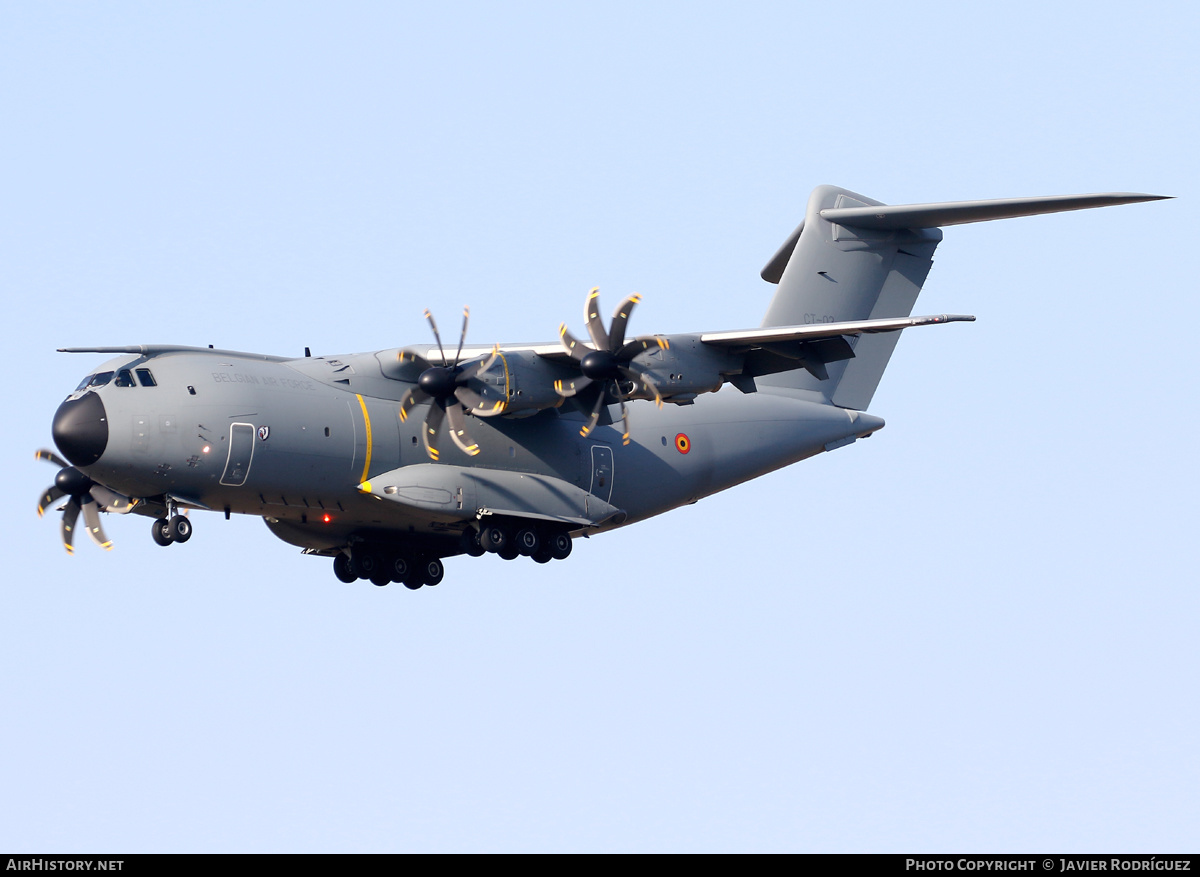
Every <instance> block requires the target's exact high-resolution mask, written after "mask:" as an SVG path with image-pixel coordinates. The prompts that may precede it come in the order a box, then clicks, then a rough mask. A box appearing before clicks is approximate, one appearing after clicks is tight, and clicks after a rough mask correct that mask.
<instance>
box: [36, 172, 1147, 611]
mask: <svg viewBox="0 0 1200 877" xmlns="http://www.w3.org/2000/svg"><path fill="white" fill-rule="evenodd" d="M1158 197H1159V196H1153V195H1138V194H1100V195H1075V196H1052V197H1039V198H1019V199H1003V200H992V201H960V202H949V203H940V204H910V205H901V206H889V205H884V204H881V203H879V202H877V201H874V200H871V199H869V198H866V197H863V196H861V195H856V194H854V193H853V192H849V191H847V190H845V189H839V188H836V187H833V186H821V187H819V188H817V189H816V190H815V191H814V192H813V193H812V195H811V197H810V198H809V202H808V208H807V212H806V214H805V217H804V221H803V222H802V223H801V224H800V226H799V227H798V228H797V229H796V230H795V231H794V232H793V233H792V234H791V236H789V237H788V239H787V240H786V241H785V242H784V244H783V246H782V247H780V249H779V251H778V252H777V253H776V254H775V255H774V256H773V257H772V258H771V260H770V262H769V263H768V264H767V266H766V267H765V268H764V269H763V271H762V277H763V279H764V280H766V281H768V282H769V283H772V284H776V285H777V290H776V291H775V294H774V297H773V299H772V301H771V303H770V305H769V306H768V308H767V312H766V316H765V318H764V319H763V321H762V325H761V326H760V327H759V328H757V329H740V330H732V331H716V332H704V333H695V334H671V335H644V336H636V337H629V336H628V332H627V328H628V325H629V319H630V316H631V315H632V313H633V311H634V308H635V306H636V305H637V303H638V301H639V299H638V296H636V295H632V296H629V297H628V298H626V299H624V300H623V301H622V302H621V303H620V305H619V306H618V307H617V309H616V312H615V314H614V315H613V317H612V318H611V321H609V322H608V323H607V324H606V323H605V321H604V319H603V318H602V317H601V315H600V308H599V298H598V293H597V292H596V291H595V290H593V291H592V292H591V293H590V294H589V295H588V297H587V301H586V306H585V316H584V323H585V325H586V328H587V339H586V340H579V339H577V338H576V337H575V336H573V335H572V334H571V332H570V330H569V329H568V328H567V327H566V326H565V325H564V326H562V327H561V328H560V332H559V339H558V340H557V341H556V342H553V343H545V344H511V345H496V346H491V347H482V348H481V347H471V346H466V333H467V318H466V317H467V315H466V312H465V311H464V315H463V323H462V331H461V333H460V334H459V338H458V341H457V344H456V347H455V348H454V350H453V352H452V353H451V352H450V350H449V348H447V347H445V346H443V343H442V339H441V336H440V334H439V332H438V329H437V325H436V323H435V322H434V320H433V317H432V316H430V315H429V314H428V312H427V313H426V316H427V317H428V319H429V324H430V327H431V328H432V330H433V337H434V341H435V342H436V343H435V344H434V345H432V346H431V345H429V344H425V345H422V346H410V347H405V348H396V349H390V350H381V351H377V352H373V353H358V354H352V355H345V356H315V357H314V356H309V355H307V351H306V355H305V356H304V357H301V358H295V359H292V358H287V357H281V356H266V355H259V354H251V353H237V352H234V351H229V350H214V349H211V348H195V347H176V346H159V345H146V346H137V347H94V348H71V349H69V350H68V351H67V352H73V353H106V354H113V355H115V357H116V358H114V359H111V360H109V361H108V362H106V363H105V364H104V365H102V366H100V367H99V368H97V369H96V370H95V371H93V372H92V373H91V374H89V375H88V376H87V377H85V378H84V379H83V381H81V382H80V384H79V386H78V387H77V388H76V389H75V391H74V392H72V393H71V394H70V395H69V396H68V397H67V399H66V401H64V402H63V403H62V405H61V406H60V407H59V409H58V411H57V413H56V414H55V416H54V422H53V428H52V433H53V437H54V441H55V444H56V445H57V446H58V449H59V451H61V453H62V456H63V457H65V458H66V459H65V460H64V459H62V458H60V457H59V456H58V455H57V454H55V453H53V452H51V451H38V452H37V456H38V458H39V459H43V460H48V461H50V462H51V463H53V464H54V465H56V466H58V467H59V469H60V471H59V473H58V475H57V477H56V478H55V480H54V484H53V486H51V487H50V488H49V489H48V490H47V491H46V492H45V493H44V494H43V495H42V497H41V499H40V501H39V503H38V512H39V514H41V513H43V512H44V511H45V510H46V509H48V508H50V507H51V506H54V505H56V504H58V503H60V501H62V504H61V506H60V507H61V508H62V511H63V515H62V523H61V530H62V541H63V544H64V545H65V546H66V548H67V550H68V551H70V550H71V549H72V544H73V541H74V536H75V529H76V526H77V524H78V521H79V517H80V515H81V514H82V517H83V522H84V527H85V529H86V530H87V532H88V534H89V535H90V536H91V537H92V539H93V540H94V541H96V542H97V543H98V544H100V545H102V546H103V547H105V548H108V547H109V546H110V543H109V540H108V538H107V536H106V535H105V533H104V530H103V528H102V525H101V519H100V512H108V513H116V514H129V513H132V514H138V515H145V516H148V517H150V518H151V519H152V521H151V535H152V537H153V538H154V540H155V541H156V542H157V543H158V544H160V545H164V546H169V545H173V544H175V543H183V542H187V541H188V540H189V539H190V538H191V536H192V522H191V519H190V518H189V517H188V516H187V512H189V511H191V510H206V511H217V512H224V513H225V515H226V516H227V517H228V516H229V515H232V514H243V515H258V516H261V517H262V518H264V519H265V521H266V523H267V526H268V527H269V528H270V530H271V532H272V533H274V534H275V535H276V536H278V537H279V538H280V539H282V540H284V541H285V542H289V543H291V544H293V545H296V546H299V547H300V548H302V549H303V550H304V552H305V553H306V554H313V555H321V556H325V557H330V558H332V559H333V569H334V573H335V574H336V576H337V577H338V578H339V579H341V580H342V581H346V582H350V581H354V580H356V579H369V580H370V581H371V582H373V583H374V584H376V585H385V584H387V583H389V582H402V583H403V584H405V585H406V586H408V587H409V588H413V589H416V588H420V587H422V586H424V585H436V584H438V582H440V581H441V579H442V576H443V566H442V559H443V558H446V557H450V556H454V555H461V554H466V555H470V556H480V555H482V554H484V553H485V552H494V553H496V554H499V555H500V556H501V557H504V558H507V559H515V558H518V557H521V556H526V557H529V558H532V560H534V561H536V562H539V563H546V562H549V561H551V560H562V559H564V558H566V557H567V555H569V554H570V553H571V546H572V540H573V539H574V538H575V537H577V536H580V535H589V536H590V535H595V534H599V533H603V532H605V531H607V530H611V529H613V528H615V527H621V526H626V525H628V524H632V523H636V522H638V521H642V520H645V519H647V518H650V517H653V516H655V515H658V514H661V513H663V512H666V511H669V510H670V509H673V508H677V507H679V506H681V505H685V504H687V503H691V502H695V501H696V500H697V499H700V498H701V497H704V496H707V495H709V494H712V493H715V492H717V491H720V490H725V489H726V488H729V487H732V486H734V485H736V484H739V483H741V482H743V481H746V480H748V479H751V478H755V477H758V476H759V475H763V474H766V473H767V472H770V471H772V470H775V469H778V468H781V467H783V466H787V465H789V464H791V463H795V462H797V461H799V460H803V459H805V458H807V457H811V456H814V455H816V454H820V453H822V452H825V451H832V450H834V449H836V448H841V447H843V446H845V445H849V444H851V443H852V442H854V441H856V440H857V439H861V438H866V437H867V436H870V435H871V434H872V433H874V432H876V431H877V430H878V429H880V428H881V427H882V426H883V425H884V422H883V420H882V419H880V418H879V417H876V416H874V415H872V414H867V413H866V409H867V407H868V406H869V404H870V402H871V398H872V396H873V395H874V392H875V388H876V386H877V385H878V383H879V380H880V378H881V377H882V375H883V372H884V369H885V368H886V366H887V364H888V361H889V359H890V357H891V355H892V351H893V349H894V347H895V345H896V341H897V339H898V337H899V333H900V331H901V330H903V329H907V328H911V327H916V326H930V325H940V324H945V323H953V322H959V321H966V320H972V319H974V318H973V317H969V316H960V315H953V314H941V315H935V316H917V317H913V316H910V314H911V313H912V309H913V306H914V304H915V302H916V300H917V295H918V293H919V292H920V290H921V287H922V285H923V283H924V281H925V278H926V275H927V274H928V272H929V269H930V267H931V265H932V264H933V263H932V257H933V252H934V249H935V248H936V247H937V245H938V243H939V242H940V241H941V238H942V233H941V231H940V227H942V226H946V225H955V224H959V223H966V222H979V221H983V220H991V219H1004V218H1009V217H1017V216H1029V215H1033V214H1039V213H1053V212H1058V211H1064V210H1079V209H1084V208H1089V207H1102V206H1107V205H1116V204H1129V203H1133V202H1138V201H1150V200H1156V199H1157V198H1158ZM726 384H729V385H731V386H730V387H728V388H726V386H725V385H726ZM718 391H721V392H718ZM447 439H449V441H447Z"/></svg>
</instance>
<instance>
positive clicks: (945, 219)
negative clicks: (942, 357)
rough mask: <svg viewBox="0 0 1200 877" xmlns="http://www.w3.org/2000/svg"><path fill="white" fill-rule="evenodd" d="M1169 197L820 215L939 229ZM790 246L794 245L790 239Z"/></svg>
mask: <svg viewBox="0 0 1200 877" xmlns="http://www.w3.org/2000/svg"><path fill="white" fill-rule="evenodd" d="M1170 197H1171V196H1170V195H1142V194H1138V193H1135V192H1107V193H1102V194H1097V195H1044V196H1040V197H1036V198H995V199H992V200H990V201H946V202H943V203H940V204H894V205H893V204H880V205H877V206H870V207H831V208H827V209H825V210H822V211H820V216H821V218H822V219H824V220H827V221H829V222H836V223H837V224H838V225H849V226H853V227H855V228H873V229H879V230H897V229H904V228H940V227H942V226H945V225H962V224H963V223H967V222H986V221H987V220H990V219H1012V218H1015V217H1018V216H1036V215H1038V214H1041V213H1062V212H1063V211H1066V210H1087V209H1088V208H1090V207H1113V206H1115V205H1118V204H1136V203H1138V202H1140V201H1162V200H1164V199H1167V198H1170ZM787 243H791V244H792V246H793V247H794V246H795V243H794V242H793V241H792V240H791V239H790V238H789V240H788V242H787ZM785 246H786V244H785ZM777 255H778V254H777ZM772 261H774V259H773V260H772ZM765 270H766V269H764V271H765ZM779 273H782V271H780V272H779Z"/></svg>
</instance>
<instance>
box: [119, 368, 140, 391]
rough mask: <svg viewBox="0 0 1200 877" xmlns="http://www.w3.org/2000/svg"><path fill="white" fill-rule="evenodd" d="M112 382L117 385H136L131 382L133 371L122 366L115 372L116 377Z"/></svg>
mask: <svg viewBox="0 0 1200 877" xmlns="http://www.w3.org/2000/svg"><path fill="white" fill-rule="evenodd" d="M113 384H114V385H116V386H118V387H136V386H137V384H135V383H134V382H133V372H131V371H130V370H129V369H127V368H123V369H121V370H120V371H119V372H117V379H116V380H115V381H113Z"/></svg>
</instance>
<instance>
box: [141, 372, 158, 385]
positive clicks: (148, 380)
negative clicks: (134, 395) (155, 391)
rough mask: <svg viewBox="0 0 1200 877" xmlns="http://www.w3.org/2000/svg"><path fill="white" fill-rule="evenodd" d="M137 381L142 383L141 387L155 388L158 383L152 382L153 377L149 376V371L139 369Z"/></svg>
mask: <svg viewBox="0 0 1200 877" xmlns="http://www.w3.org/2000/svg"><path fill="white" fill-rule="evenodd" d="M137 376H138V380H139V381H141V382H142V386H143V387H157V386H158V382H157V381H156V380H154V375H152V374H150V369H148V368H139V369H138V370H137Z"/></svg>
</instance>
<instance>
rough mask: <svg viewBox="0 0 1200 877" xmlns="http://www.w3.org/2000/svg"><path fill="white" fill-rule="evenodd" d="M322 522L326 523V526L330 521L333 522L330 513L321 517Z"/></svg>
mask: <svg viewBox="0 0 1200 877" xmlns="http://www.w3.org/2000/svg"><path fill="white" fill-rule="evenodd" d="M321 520H322V521H324V522H325V523H326V524H328V523H329V522H330V521H332V520H333V518H332V517H330V515H329V512H326V513H325V514H323V515H321Z"/></svg>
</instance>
